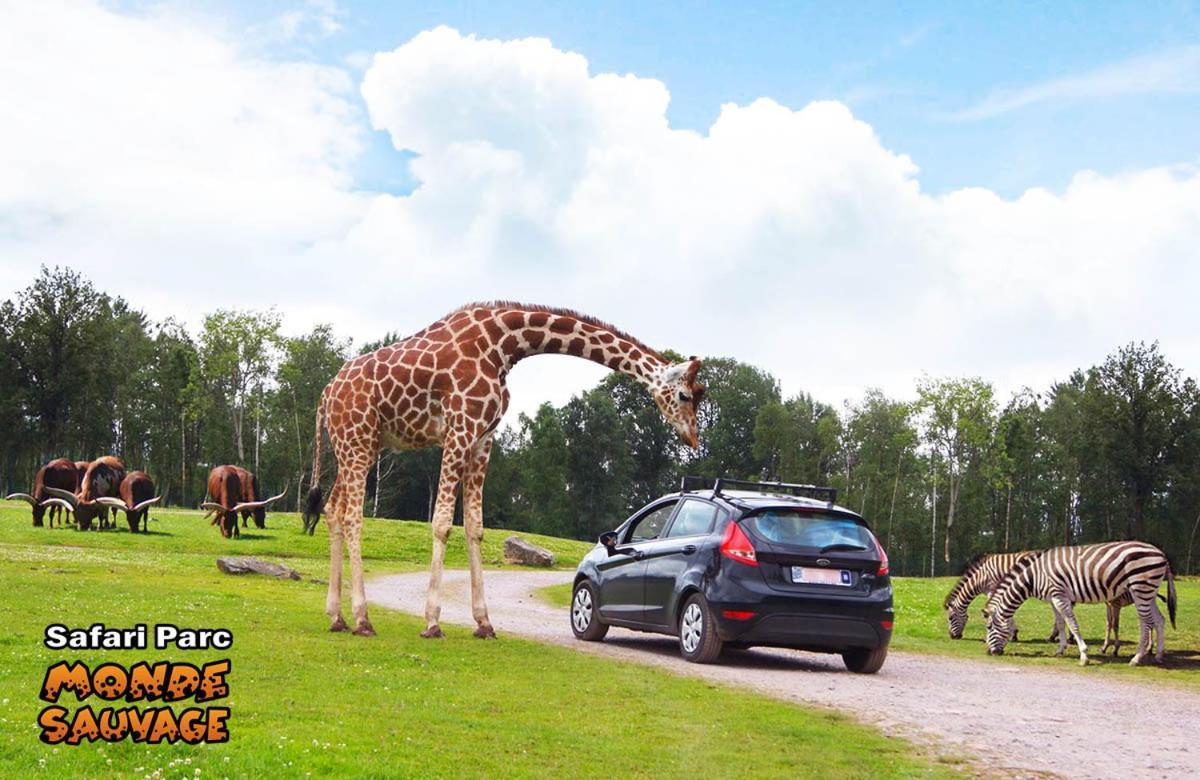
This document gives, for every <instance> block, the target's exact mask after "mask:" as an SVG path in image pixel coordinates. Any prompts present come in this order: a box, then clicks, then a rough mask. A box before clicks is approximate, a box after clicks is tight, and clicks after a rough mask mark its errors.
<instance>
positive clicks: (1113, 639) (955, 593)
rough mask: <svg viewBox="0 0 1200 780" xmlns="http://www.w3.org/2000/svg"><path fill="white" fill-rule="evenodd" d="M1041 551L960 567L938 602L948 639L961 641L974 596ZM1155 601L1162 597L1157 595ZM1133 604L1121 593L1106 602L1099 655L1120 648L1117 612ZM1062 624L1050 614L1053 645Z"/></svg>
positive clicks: (992, 556)
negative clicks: (946, 625) (956, 575)
mask: <svg viewBox="0 0 1200 780" xmlns="http://www.w3.org/2000/svg"><path fill="white" fill-rule="evenodd" d="M1041 554H1042V551H1041V550H1022V551H1021V552H1013V553H980V554H979V555H976V556H975V557H974V558H972V559H971V560H970V561H968V562H967V565H966V566H965V567H963V573H962V576H961V577H959V579H958V582H956V583H954V587H953V588H952V589H951V590H950V594H949V595H948V596H946V600H945V601H944V602H942V608H943V609H945V610H946V620H947V622H948V623H949V624H950V638H951V639H962V637H963V631H964V629H966V627H967V616H968V615H969V614H970V613H969V610H968V608H969V607H970V606H971V602H972V601H973V600H974V599H975V597H976V596H978V595H980V594H982V593H991V592H992V590H994V589H995V587H996V585H998V584H999V583H1000V580H1001V579H1002V578H1003V577H1004V575H1005V574H1008V570H1009V569H1011V568H1012V567H1013V566H1014V565H1016V563H1017V562H1018V561H1020V560H1023V559H1025V558H1029V557H1033V556H1038V555H1041ZM1159 598H1162V597H1161V596H1160V597H1159ZM1132 603H1133V598H1132V597H1131V596H1130V595H1129V594H1128V593H1125V594H1122V595H1121V596H1119V597H1117V598H1116V599H1114V600H1112V601H1110V602H1108V605H1107V607H1108V610H1107V615H1106V620H1107V622H1106V624H1105V627H1104V645H1103V646H1102V647H1101V648H1100V652H1101V653H1106V652H1108V648H1109V647H1112V649H1113V657H1114V658H1115V657H1116V656H1117V653H1118V652H1120V649H1121V639H1120V636H1119V632H1120V627H1121V609H1122V608H1123V607H1128V606H1129V605H1130V604H1132ZM1062 630H1063V625H1062V618H1061V616H1060V615H1059V614H1058V613H1057V612H1055V613H1054V629H1053V630H1052V631H1051V632H1050V639H1049V641H1051V642H1057V641H1058V639H1059V636H1060V635H1061V634H1062ZM1016 639H1017V626H1016V623H1015V622H1014V623H1013V627H1012V637H1011V641H1014V642H1015V641H1016Z"/></svg>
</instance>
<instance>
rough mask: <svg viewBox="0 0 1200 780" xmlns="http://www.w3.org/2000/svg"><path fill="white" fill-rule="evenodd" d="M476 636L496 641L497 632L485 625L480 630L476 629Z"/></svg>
mask: <svg viewBox="0 0 1200 780" xmlns="http://www.w3.org/2000/svg"><path fill="white" fill-rule="evenodd" d="M475 636H476V638H478V639H495V638H496V631H495V629H493V628H492V627H491V626H489V625H488V624H487V623H484V624H483V625H481V626H480V627H479V628H477V629H475Z"/></svg>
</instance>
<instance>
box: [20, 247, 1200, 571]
mask: <svg viewBox="0 0 1200 780" xmlns="http://www.w3.org/2000/svg"><path fill="white" fill-rule="evenodd" d="M397 339H398V334H386V335H385V336H384V337H383V338H381V339H380V340H379V341H378V342H374V343H370V344H364V345H362V346H361V347H360V348H359V349H357V350H355V349H353V348H352V344H351V342H350V340H348V339H344V338H339V337H338V336H337V335H336V333H335V332H334V330H333V329H332V327H330V326H328V325H318V326H316V327H314V328H313V329H312V330H311V331H309V332H307V333H303V334H300V335H287V334H285V333H284V331H283V323H282V322H281V319H280V317H279V316H278V315H277V314H275V313H274V312H271V311H266V312H262V311H231V310H218V311H216V312H213V313H211V314H208V315H207V316H205V317H204V320H203V324H202V326H201V327H200V328H199V330H198V332H194V333H193V332H189V331H188V330H187V329H186V328H185V327H184V326H183V325H181V324H180V323H179V322H177V321H175V320H173V319H167V320H165V321H162V322H151V321H150V320H149V319H148V318H147V317H146V316H145V315H144V314H142V313H141V312H139V311H137V310H136V309H135V308H133V307H131V306H130V305H129V304H128V303H127V302H126V301H124V300H122V299H121V298H120V297H117V296H112V295H109V294H107V293H105V292H103V291H101V290H98V289H96V288H95V286H94V285H93V284H92V283H91V282H90V281H89V280H87V279H85V278H83V277H81V276H80V275H79V274H77V273H75V272H73V271H71V270H69V269H62V268H55V269H45V268H44V269H43V270H42V272H41V275H40V276H39V277H38V278H37V279H36V280H35V281H34V282H33V284H32V285H30V287H29V288H27V289H26V290H24V291H22V292H21V293H19V294H17V295H16V296H14V297H13V299H11V300H8V301H5V302H4V303H3V304H0V437H2V440H3V441H4V442H6V444H7V446H6V447H4V448H3V449H2V450H0V484H2V485H3V486H4V487H5V488H6V490H25V489H28V486H29V483H31V482H32V478H33V473H34V471H36V469H37V468H38V467H39V466H40V465H41V464H42V463H44V462H45V461H46V460H48V459H49V458H51V457H58V456H62V457H70V458H72V459H77V460H82V459H87V458H93V457H96V456H98V455H100V454H108V453H111V454H115V455H118V456H120V457H122V458H123V459H124V460H125V461H126V463H127V464H129V465H130V466H131V467H134V468H144V469H145V470H147V471H148V472H149V473H150V474H151V475H152V477H153V478H154V479H155V481H156V483H157V485H158V487H159V490H160V492H161V493H162V494H163V495H164V496H165V498H166V501H168V502H169V503H172V504H177V505H187V506H195V505H197V504H198V503H199V502H200V501H201V500H202V499H203V496H204V489H205V485H204V480H205V477H206V476H207V473H208V470H209V468H211V467H212V466H214V465H217V464H220V463H238V464H241V465H244V466H246V467H248V468H250V469H252V470H254V471H256V472H257V473H258V474H259V478H260V481H261V482H262V483H263V485H264V487H265V489H268V490H276V489H282V488H283V486H285V485H286V486H288V487H289V489H290V490H289V498H288V499H287V502H288V505H289V507H290V508H294V507H295V506H296V503H295V502H296V501H297V500H298V497H299V496H300V495H301V493H302V490H303V489H304V488H307V479H308V469H309V468H310V467H311V463H310V461H311V453H310V451H309V450H310V446H309V445H310V443H311V441H312V436H313V420H314V411H315V409H316V405H317V402H318V399H319V398H320V394H321V390H322V389H323V388H324V386H325V384H326V383H327V382H328V381H329V379H330V378H331V377H332V376H333V375H334V374H335V373H336V372H337V370H338V369H339V368H340V367H341V365H342V363H343V362H344V361H345V360H346V359H347V358H349V357H350V356H352V355H353V354H355V353H356V352H365V351H369V350H371V349H375V348H377V347H378V346H380V345H382V344H387V343H391V342H393V341H395V340H397ZM701 380H702V381H703V382H704V383H705V384H706V385H707V386H708V388H709V390H708V393H707V394H706V396H705V400H704V402H703V404H702V406H701V408H700V410H699V418H700V429H701V437H700V439H701V446H700V449H699V450H698V451H695V452H693V451H691V450H689V449H687V448H686V447H684V446H682V445H681V444H680V442H679V441H678V439H677V437H676V436H675V434H674V433H673V432H672V431H671V430H670V429H669V428H668V426H667V425H666V424H665V423H664V422H663V421H662V419H661V416H660V415H659V413H658V410H657V409H656V407H655V406H654V404H653V402H652V400H651V399H650V397H649V396H648V395H647V394H646V393H645V392H644V391H643V390H642V388H641V387H639V386H638V385H637V384H636V383H635V382H633V381H632V380H630V379H629V378H627V377H624V376H622V375H620V374H611V375H609V376H607V377H606V378H605V379H603V380H602V381H601V382H600V383H599V384H598V385H597V386H595V387H593V388H591V389H589V390H587V391H585V392H583V393H580V394H579V395H577V396H575V397H574V398H572V399H571V400H570V401H569V402H567V403H566V404H564V405H562V406H558V407H555V406H552V405H550V404H543V405H542V406H541V407H540V408H539V409H538V410H537V411H536V412H535V413H534V414H533V415H532V416H529V415H521V416H520V417H519V418H518V420H517V422H516V425H515V426H512V427H506V428H503V429H502V430H501V431H500V432H499V433H498V434H497V436H496V442H495V446H494V447H493V454H492V461H491V466H490V468H489V472H488V479H487V482H486V484H485V488H484V489H485V501H484V512H485V523H486V524H487V525H488V526H490V527H494V528H511V529H518V530H527V531H533V532H538V533H546V534H552V535H556V536H565V537H573V538H579V539H592V538H595V537H596V536H597V535H598V534H599V533H600V532H602V531H605V530H610V529H611V528H613V527H614V526H616V525H617V524H618V523H619V522H620V521H621V520H623V519H624V518H625V517H626V516H627V515H628V514H629V512H630V511H632V510H633V509H635V508H637V507H638V506H640V505H642V504H643V503H645V502H646V501H648V500H650V499H651V498H654V497H655V496H658V495H660V494H662V493H664V492H667V491H670V490H673V489H676V488H677V486H678V484H679V478H680V476H681V475H683V474H695V475H699V476H703V477H709V478H715V477H717V476H729V477H737V478H750V479H762V478H770V479H782V480H784V481H791V482H805V483H814V484H821V485H830V486H833V487H836V488H837V489H838V491H839V503H840V504H842V505H844V506H847V507H849V508H851V509H853V510H854V511H857V512H860V513H862V514H863V515H864V516H865V517H866V518H867V519H868V520H869V521H870V523H871V525H872V527H873V528H874V529H875V530H876V532H877V534H878V535H879V537H880V538H881V540H882V541H883V544H884V546H885V547H886V549H887V550H888V553H889V556H890V557H891V561H892V567H893V569H894V570H895V571H896V572H897V573H899V574H904V575H919V574H926V575H928V574H931V573H932V574H945V573H954V572H957V571H958V569H959V568H960V567H961V566H962V564H963V562H964V561H965V560H967V559H968V558H970V557H971V556H972V555H974V554H976V553H979V552H990V551H997V550H1016V549H1027V548H1039V547H1047V546H1051V545H1056V544H1082V543H1087V542H1094V541H1107V540H1111V539H1123V538H1136V539H1142V540H1145V541H1149V542H1152V543H1154V544H1157V545H1158V546H1160V547H1162V548H1163V549H1164V550H1165V551H1166V552H1167V554H1168V555H1169V556H1170V557H1171V558H1172V560H1173V561H1174V565H1175V567H1176V569H1177V570H1179V571H1181V572H1195V571H1196V570H1197V569H1200V560H1198V558H1200V556H1197V555H1196V554H1195V553H1196V552H1197V551H1196V550H1195V549H1194V546H1195V538H1196V535H1197V527H1198V525H1200V404H1198V403H1197V402H1198V400H1200V392H1198V390H1197V385H1196V382H1195V381H1194V380H1192V379H1191V378H1189V377H1186V376H1184V375H1183V373H1182V371H1180V370H1179V369H1178V368H1176V367H1174V366H1172V365H1171V363H1170V362H1169V361H1168V360H1167V358H1166V356H1164V355H1163V354H1162V351H1161V350H1160V348H1159V347H1158V345H1157V344H1149V345H1147V344H1143V343H1131V344H1128V345H1125V346H1122V347H1120V348H1118V349H1116V350H1115V351H1114V352H1113V353H1112V354H1110V355H1109V356H1108V357H1107V358H1106V359H1105V360H1104V361H1103V363H1101V364H1100V365H1097V366H1093V367H1090V368H1087V369H1079V370H1077V371H1075V372H1073V373H1071V375H1070V376H1068V377H1066V378H1065V379H1063V380H1061V381H1058V382H1055V383H1053V384H1052V385H1051V386H1050V387H1048V388H1045V389H1043V390H1040V391H1035V390H1032V389H1028V388H1027V389H1022V390H1021V391H1020V392H1017V393H1015V394H1014V395H1013V396H1012V397H1011V398H1008V399H1007V400H1003V399H1000V398H998V397H997V396H996V393H995V391H994V388H993V387H992V385H991V384H990V383H988V382H987V381H985V380H983V379H980V378H974V377H966V378H959V377H952V378H925V379H923V380H921V381H920V382H919V383H918V385H917V387H916V392H915V394H914V397H912V398H909V399H897V398H889V397H888V396H887V395H885V394H884V393H882V392H881V391H879V390H875V389H869V390H867V391H866V392H865V393H864V395H863V396H862V397H861V398H860V399H858V400H856V401H853V402H847V403H845V404H844V405H842V406H841V407H840V408H838V407H835V406H831V405H829V404H826V403H823V402H821V401H818V400H816V399H814V398H813V397H812V396H810V395H808V394H806V393H799V394H797V395H794V396H791V397H786V398H785V397H784V396H783V394H782V393H781V390H780V386H779V382H778V381H777V380H776V379H775V378H774V377H772V376H771V375H770V373H768V372H767V371H765V370H763V369H761V368H759V367H756V366H752V365H748V364H746V363H742V362H739V361H737V360H735V359H731V358H721V357H718V358H707V359H706V360H705V363H704V368H703V369H702V372H701ZM439 459H440V452H439V451H438V450H422V451H416V452H405V453H390V452H388V453H384V454H382V455H381V456H380V458H379V460H378V462H377V463H376V465H375V467H374V468H373V469H372V471H371V474H370V477H369V480H368V485H367V496H366V508H365V509H366V512H367V513H368V514H370V515H374V516H377V517H393V518H406V519H415V518H428V517H429V516H430V515H431V514H432V509H433V502H434V498H435V496H436V490H437V479H438V463H439ZM332 460H333V459H332V458H327V459H326V462H327V463H328V462H331V461H332ZM328 479H329V477H326V485H328Z"/></svg>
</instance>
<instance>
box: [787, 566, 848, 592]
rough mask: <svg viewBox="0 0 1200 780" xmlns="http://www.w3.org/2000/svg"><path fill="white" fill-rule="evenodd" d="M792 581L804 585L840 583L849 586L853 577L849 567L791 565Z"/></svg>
mask: <svg viewBox="0 0 1200 780" xmlns="http://www.w3.org/2000/svg"><path fill="white" fill-rule="evenodd" d="M792 582H797V583H803V584H805V585H841V586H843V587H847V588H848V587H850V586H851V585H853V584H854V578H853V577H851V576H850V570H849V569H814V568H812V567H811V566H793V567H792Z"/></svg>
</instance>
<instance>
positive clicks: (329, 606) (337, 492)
mask: <svg viewBox="0 0 1200 780" xmlns="http://www.w3.org/2000/svg"><path fill="white" fill-rule="evenodd" d="M339 475H340V469H339ZM344 492H345V490H344V488H343V487H342V480H341V478H340V476H339V478H338V479H337V480H336V481H335V482H334V483H333V488H332V489H331V490H330V491H329V503H328V504H327V505H326V508H325V522H326V524H328V526H329V592H328V594H327V595H326V597H325V614H327V615H328V616H329V620H330V624H329V630H330V631H348V630H349V627H348V626H347V625H346V619H345V618H343V617H342V565H343V564H342V540H343V538H344V537H343V534H342V506H343V504H344V501H343V500H342V496H343V494H344Z"/></svg>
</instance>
